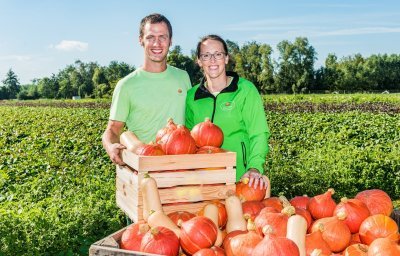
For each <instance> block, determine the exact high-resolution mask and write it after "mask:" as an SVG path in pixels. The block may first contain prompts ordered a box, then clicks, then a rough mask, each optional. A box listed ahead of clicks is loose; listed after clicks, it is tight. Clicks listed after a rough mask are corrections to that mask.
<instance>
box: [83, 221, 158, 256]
mask: <svg viewBox="0 0 400 256" xmlns="http://www.w3.org/2000/svg"><path fill="white" fill-rule="evenodd" d="M126 228H127V227H125V228H123V229H121V230H118V231H117V232H115V233H113V234H111V235H109V236H107V237H106V238H103V239H101V240H99V241H97V242H95V243H94V244H92V245H91V246H90V248H89V256H160V255H158V254H151V253H144V252H137V251H129V250H123V249H119V244H118V242H119V241H120V240H121V237H122V233H123V232H124V231H125V230H126Z"/></svg>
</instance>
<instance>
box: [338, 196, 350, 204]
mask: <svg viewBox="0 0 400 256" xmlns="http://www.w3.org/2000/svg"><path fill="white" fill-rule="evenodd" d="M348 201H349V199H348V198H347V197H342V198H341V199H340V202H342V203H344V204H346V203H347V202H348Z"/></svg>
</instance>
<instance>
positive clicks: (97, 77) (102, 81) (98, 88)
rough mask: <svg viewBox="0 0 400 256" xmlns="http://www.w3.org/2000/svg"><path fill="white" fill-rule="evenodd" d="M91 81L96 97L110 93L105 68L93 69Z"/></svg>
mask: <svg viewBox="0 0 400 256" xmlns="http://www.w3.org/2000/svg"><path fill="white" fill-rule="evenodd" d="M92 81H93V84H94V95H95V97H96V98H103V97H105V96H110V95H111V93H112V92H111V88H110V85H109V83H108V80H107V78H106V68H104V67H97V68H96V70H95V71H94V74H93V78H92Z"/></svg>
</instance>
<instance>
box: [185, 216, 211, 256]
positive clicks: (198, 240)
mask: <svg viewBox="0 0 400 256" xmlns="http://www.w3.org/2000/svg"><path fill="white" fill-rule="evenodd" d="M216 240H217V226H216V225H215V224H214V222H212V221H211V220H210V219H209V218H207V217H204V216H197V217H194V218H192V219H190V220H188V221H185V222H183V223H182V226H181V234H180V243H181V247H182V249H183V250H184V251H185V252H187V253H189V254H191V255H193V254H195V253H196V252H197V251H199V250H200V249H203V248H210V247H211V246H213V245H214V243H215V241H216Z"/></svg>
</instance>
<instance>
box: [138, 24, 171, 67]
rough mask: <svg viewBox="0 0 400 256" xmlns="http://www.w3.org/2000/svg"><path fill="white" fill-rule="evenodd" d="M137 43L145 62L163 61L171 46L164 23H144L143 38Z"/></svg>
mask: <svg viewBox="0 0 400 256" xmlns="http://www.w3.org/2000/svg"><path fill="white" fill-rule="evenodd" d="M139 42H140V44H141V45H142V46H143V48H144V53H145V59H146V60H150V61H152V62H163V61H165V60H166V57H167V54H168V50H169V47H170V45H171V38H170V35H169V32H168V27H167V24H165V23H164V22H161V23H154V24H150V23H146V25H145V26H144V28H143V37H140V38H139Z"/></svg>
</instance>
